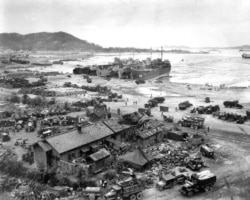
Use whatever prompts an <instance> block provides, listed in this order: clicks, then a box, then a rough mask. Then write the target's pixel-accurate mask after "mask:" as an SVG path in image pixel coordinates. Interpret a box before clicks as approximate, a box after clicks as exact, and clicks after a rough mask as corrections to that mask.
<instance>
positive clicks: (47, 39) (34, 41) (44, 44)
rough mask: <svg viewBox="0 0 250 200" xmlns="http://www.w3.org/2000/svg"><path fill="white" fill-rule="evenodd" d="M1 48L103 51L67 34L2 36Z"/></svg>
mask: <svg viewBox="0 0 250 200" xmlns="http://www.w3.org/2000/svg"><path fill="white" fill-rule="evenodd" d="M0 47H2V48H4V49H12V50H29V51H32V50H34V51H73V50H78V51H80V50H81V51H102V50H103V48H102V47H101V46H99V45H96V44H93V43H89V42H87V41H85V40H81V39H79V38H76V37H74V36H73V35H70V34H68V33H65V32H56V33H47V32H40V33H31V34H27V35H21V34H17V33H2V34H0Z"/></svg>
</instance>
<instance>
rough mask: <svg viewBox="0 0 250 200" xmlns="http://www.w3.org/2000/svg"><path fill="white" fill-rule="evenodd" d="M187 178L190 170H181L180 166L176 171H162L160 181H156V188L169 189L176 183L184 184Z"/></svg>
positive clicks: (160, 189)
mask: <svg viewBox="0 0 250 200" xmlns="http://www.w3.org/2000/svg"><path fill="white" fill-rule="evenodd" d="M187 178H188V172H187V171H186V170H185V171H183V172H180V168H176V170H175V171H172V172H170V173H168V174H164V173H163V172H160V173H159V181H158V182H157V183H156V188H157V189H158V190H159V191H162V190H164V189H169V188H172V187H173V186H174V185H175V184H183V183H184V182H185V180H186V179H187Z"/></svg>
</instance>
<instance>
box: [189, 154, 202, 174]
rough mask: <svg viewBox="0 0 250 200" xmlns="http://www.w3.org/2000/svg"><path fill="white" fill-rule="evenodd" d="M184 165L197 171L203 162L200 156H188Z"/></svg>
mask: <svg viewBox="0 0 250 200" xmlns="http://www.w3.org/2000/svg"><path fill="white" fill-rule="evenodd" d="M185 162H186V167H187V168H189V169H191V170H192V171H199V170H200V169H201V168H202V167H204V162H203V160H202V159H201V157H195V158H192V157H189V158H187V159H186V160H185Z"/></svg>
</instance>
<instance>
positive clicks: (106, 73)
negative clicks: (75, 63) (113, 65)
mask: <svg viewBox="0 0 250 200" xmlns="http://www.w3.org/2000/svg"><path fill="white" fill-rule="evenodd" d="M96 73H97V76H100V77H106V76H110V73H111V71H110V70H107V69H98V70H97V71H96Z"/></svg>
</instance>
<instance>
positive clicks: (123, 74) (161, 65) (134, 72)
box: [119, 59, 171, 80]
mask: <svg viewBox="0 0 250 200" xmlns="http://www.w3.org/2000/svg"><path fill="white" fill-rule="evenodd" d="M170 71H171V64H170V62H169V61H168V60H164V61H162V60H161V59H155V60H152V61H151V60H146V61H144V62H140V63H137V64H130V65H125V66H124V67H123V68H121V69H120V70H119V78H122V79H123V78H128V79H141V80H147V79H152V78H155V77H158V76H169V74H170Z"/></svg>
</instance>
